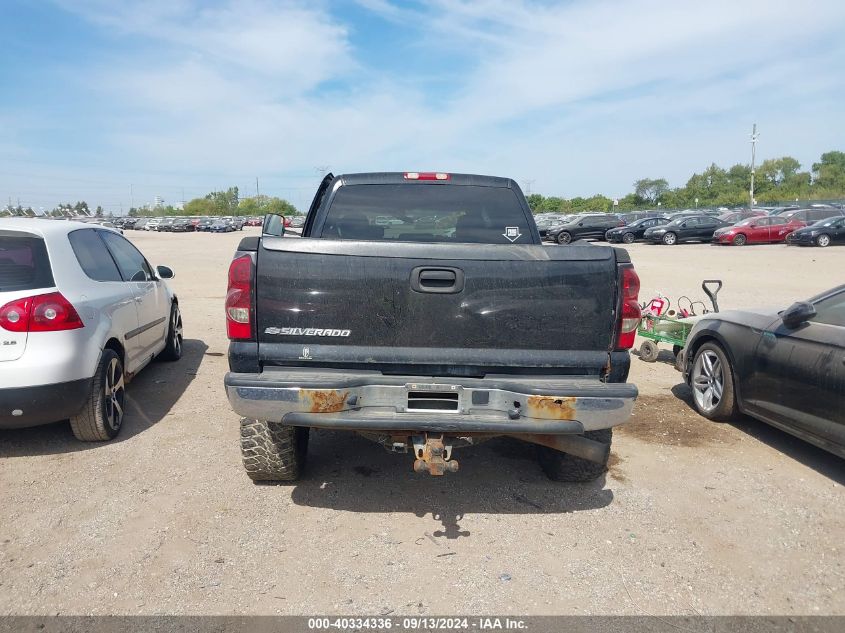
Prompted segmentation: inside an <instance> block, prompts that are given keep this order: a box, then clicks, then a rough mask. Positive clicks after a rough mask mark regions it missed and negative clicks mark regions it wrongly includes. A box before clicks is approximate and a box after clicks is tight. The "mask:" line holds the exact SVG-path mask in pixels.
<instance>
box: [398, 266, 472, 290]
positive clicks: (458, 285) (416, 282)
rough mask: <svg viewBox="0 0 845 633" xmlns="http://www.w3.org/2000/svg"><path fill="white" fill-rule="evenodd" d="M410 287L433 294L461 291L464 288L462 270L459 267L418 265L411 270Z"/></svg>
mask: <svg viewBox="0 0 845 633" xmlns="http://www.w3.org/2000/svg"><path fill="white" fill-rule="evenodd" d="M411 289H412V290H415V291H416V292H430V293H435V294H454V293H456V292H461V291H462V290H463V289H464V271H462V270H461V269H460V268H431V267H429V266H419V267H417V268H414V269H413V270H412V271H411Z"/></svg>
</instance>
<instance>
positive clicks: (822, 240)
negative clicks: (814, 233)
mask: <svg viewBox="0 0 845 633" xmlns="http://www.w3.org/2000/svg"><path fill="white" fill-rule="evenodd" d="M816 245H818V246H821V247H822V248H824V247H825V246H830V235H826V234H824V233H822V234H821V235H819V236H818V237H817V238H816Z"/></svg>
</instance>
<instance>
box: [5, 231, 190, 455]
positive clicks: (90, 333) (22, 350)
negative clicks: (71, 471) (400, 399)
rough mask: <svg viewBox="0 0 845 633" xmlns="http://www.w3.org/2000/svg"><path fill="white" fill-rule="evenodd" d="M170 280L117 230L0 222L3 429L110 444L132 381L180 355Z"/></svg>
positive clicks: (179, 331)
mask: <svg viewBox="0 0 845 633" xmlns="http://www.w3.org/2000/svg"><path fill="white" fill-rule="evenodd" d="M172 277H173V271H172V270H171V269H170V268H167V267H166V266H159V267H158V268H156V269H155V270H153V268H152V267H151V266H150V265H149V263H148V262H147V260H146V259H145V258H144V256H143V255H142V254H141V252H140V251H139V250H138V249H137V248H135V246H133V245H132V243H131V242H129V241H128V240H127V239H126V238H124V237H123V236H122V235H120V234H119V233H118V232H117V231H116V230H114V229H109V228H104V227H101V226H92V225H91V224H84V223H81V222H57V221H50V220H36V219H19V218H12V219H2V220H0V428H20V427H26V426H36V425H39V424H47V423H50V422H55V421H57V420H63V419H67V418H69V419H70V423H71V428H72V429H73V433H74V435H75V436H76V437H77V438H78V439H80V440H85V441H98V440H109V439H111V438H113V437H115V436H116V435H117V433H118V432H119V431H120V427H121V424H122V423H123V416H124V411H125V408H126V406H125V398H126V383H127V382H128V381H129V379H130V378H131V377H132V376H134V375H135V374H137V373H138V372H139V371H140V370H141V369H142V368H143V367H144V366H145V365H146V364H147V363H149V362H150V361H151V360H152V359H153V358H154V357H156V356H158V357H160V358H162V359H164V360H171V361H174V360H178V359H179V358H180V357H181V356H182V317H181V314H180V312H179V304H178V301H177V298H176V295H174V294H173V292H172V291H171V290H170V288H169V287H168V285H167V283H166V282H165V281H164V280H165V279H170V278H172Z"/></svg>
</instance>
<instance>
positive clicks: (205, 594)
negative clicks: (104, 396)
mask: <svg viewBox="0 0 845 633" xmlns="http://www.w3.org/2000/svg"><path fill="white" fill-rule="evenodd" d="M253 231H254V229H253ZM249 232H250V231H249V230H247V231H245V232H244V233H234V234H226V235H209V234H173V235H171V234H149V233H142V232H128V233H127V236H128V237H130V238H131V239H132V240H133V241H134V242H135V243H136V244H137V245H138V246H139V247H140V248H141V249H142V250H143V251H144V252H145V253H146V254H147V256H148V257H149V258H150V259H151V260H152V261H153V262H154V263H156V264H168V265H171V266H172V267H173V268H174V269H175V271H176V275H177V276H176V279H174V280H173V282H172V284H173V287H174V288H175V289H176V291H177V292H178V293H179V297H180V302H181V304H182V310H183V314H184V320H185V335H186V339H187V340H186V341H185V356H184V358H183V359H182V361H180V362H179V363H176V364H167V363H161V364H159V363H155V364H153V365H151V366H150V367H148V368H147V369H145V370H144V371H143V372H142V373H141V374H140V375H139V376H138V378H137V379H136V380H135V381H134V382H133V383H132V384H131V385H130V387H129V390H128V396H129V397H130V398H131V403H130V406H129V413H128V416H127V418H126V421H125V423H124V428H123V431H122V433H121V435H120V437H119V438H118V440H117V441H114V442H111V443H108V444H81V443H78V442H76V441H75V440H74V439H73V437H72V435H71V432H70V429H69V427H68V425H67V424H66V423H58V424H55V425H51V426H47V427H41V428H35V429H26V430H18V431H6V432H0V458H1V459H0V507H1V508H2V511H1V512H0V614H45V615H46V614H55V613H61V614H313V613H345V614H406V613H407V614H441V615H451V614H489V613H497V614H511V613H512V614H632V615H642V614H686V615H695V614H707V615H710V614H739V613H742V614H810V615H816V614H832V613H836V614H845V566H844V565H845V556H844V555H843V548H845V541H843V535H845V512H843V507H845V495H844V494H843V487H842V484H843V481H845V462H843V460H840V459H837V458H835V457H833V456H831V455H829V454H827V453H825V452H823V451H821V450H818V449H815V448H813V447H811V446H808V445H806V444H804V443H802V442H800V441H798V440H796V439H793V438H792V437H791V436H789V435H786V434H784V433H782V432H780V431H777V430H775V429H772V428H770V427H767V426H766V425H763V424H761V423H758V422H755V421H753V420H750V419H744V420H742V421H740V422H737V423H734V424H714V423H710V422H708V421H706V420H704V419H703V418H700V417H699V416H698V415H696V414H695V413H694V411H693V410H692V409H691V408H690V406H689V404H688V390H687V389H686V387H685V386H684V385H683V384H681V380H680V375H679V374H678V373H677V372H675V371H674V369H673V367H672V364H671V352H669V351H668V350H665V351H664V352H663V353H662V354H661V358H660V359H659V360H658V362H656V363H652V364H647V363H644V362H641V361H640V360H639V359H637V358H634V359H633V370H632V380H633V381H634V382H636V383H637V384H638V385H639V386H640V389H641V394H642V395H641V398H640V400H639V402H638V404H637V407H636V414H635V417H634V420H633V421H632V422H631V423H630V424H628V425H626V426H624V427H621V428H620V429H619V430H618V432H617V433H616V435H615V438H614V449H613V456H612V462H611V468H610V472H609V473H608V475H607V477H605V478H603V479H602V480H600V481H597V482H595V483H592V484H589V485H566V484H555V483H551V482H549V481H548V480H547V479H546V478H545V476H544V475H543V474H542V472H541V471H540V469H539V467H538V466H537V465H536V463H535V462H534V461H533V458H532V455H533V453H532V449H531V447H529V446H527V445H522V444H519V443H517V442H515V441H506V440H500V441H491V442H488V443H485V444H482V445H480V446H477V447H475V448H472V449H464V450H463V451H462V453H461V454H460V455H459V459H460V461H461V472H460V473H458V474H456V475H453V476H446V477H443V478H438V479H435V478H431V477H428V476H422V475H415V474H414V473H413V472H412V470H411V459H410V458H409V457H408V456H403V455H390V454H388V453H386V452H385V451H384V450H383V449H382V448H380V447H379V446H377V445H375V444H372V443H370V442H368V441H366V440H364V439H361V438H358V437H356V436H352V435H345V434H340V433H330V432H319V433H316V434H315V435H312V445H311V453H310V463H309V468H308V470H307V473H306V474H305V477H304V478H303V479H302V481H300V482H298V483H296V484H295V485H287V486H285V485H282V486H266V485H265V486H257V485H253V484H252V482H251V481H250V480H249V479H247V477H246V476H245V474H244V472H243V470H242V468H241V464H240V453H239V448H238V418H237V416H235V415H234V414H233V413H232V412H231V411H230V409H229V406H228V403H227V400H226V397H225V394H224V392H223V387H222V382H223V374H224V372H225V371H226V357H225V353H226V338H225V332H224V327H223V316H222V304H223V298H224V294H225V288H226V268H227V266H228V262H229V260H230V258H231V255H232V252H233V251H234V249H235V246H236V244H237V243H238V241H239V240H240V238H241V237H242V236H243V235H245V234H249ZM629 250H630V252H631V255H632V258H633V260H634V263H635V265H636V267H637V270H638V272H639V274H640V277H641V279H642V285H643V291H642V293H641V297H649V296H651V295H652V294H653V293H654V292H656V291H658V290H660V291H663V292H664V293H666V294H667V295H669V296H670V297H677V296H678V295H681V294H687V295H691V296H694V297H693V298H703V294H702V293H701V291H700V289H699V284H700V282H701V279H703V278H707V277H714V278H721V279H722V280H724V282H725V287H724V290H723V291H722V294H721V295H720V302H721V304H722V308H723V309H725V308H749V307H752V306H780V307H785V306H786V305H788V304H789V303H791V302H792V301H794V300H797V299H802V298H806V297H808V296H810V295H812V294H814V293H816V292H819V291H821V290H824V289H826V288H829V287H832V286H834V285H836V284H839V283H842V282H843V273H842V271H843V270H845V249H843V248H835V247H832V248H828V249H798V248H787V247H785V246H758V247H745V248H718V247H711V246H709V245H683V246H676V247H663V246H650V245H634V246H632V247H631V248H630V249H629Z"/></svg>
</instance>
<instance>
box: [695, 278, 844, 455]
mask: <svg viewBox="0 0 845 633" xmlns="http://www.w3.org/2000/svg"><path fill="white" fill-rule="evenodd" d="M843 359H845V285H843V286H839V287H838V288H834V289H833V290H830V291H828V292H825V293H822V294H820V295H817V296H815V297H813V298H812V299H810V300H809V301H800V302H798V303H795V304H793V305H792V306H790V307H789V308H787V309H786V310H784V311H782V312H780V313H770V312H766V311H759V312H757V311H755V312H745V311H743V312H739V311H732V312H719V313H717V314H708V315H706V316H705V317H704V318H702V320H700V321H699V322H698V323H697V324H696V325H695V327H694V328H693V329H692V331H691V332H690V335H689V338H688V339H687V346H686V348H685V349H684V351H683V352H682V356H681V358H680V359H679V365H680V367H681V368H682V370H683V372H684V378H685V379H686V381H687V384H689V385H690V387H692V393H693V403H694V405H695V408H696V409H697V410H698V412H699V413H701V415H703V416H704V417H706V418H709V419H711V420H729V419H731V418H733V417H734V416H735V415H736V414H737V412H741V413H745V414H747V415H750V416H752V417H755V418H757V419H759V420H762V421H763V422H767V423H769V424H771V425H773V426H776V427H778V428H780V429H782V430H784V431H786V432H787V433H792V434H793V435H796V436H798V437H800V438H801V439H803V440H806V441H808V442H811V443H813V444H816V445H817V446H820V447H821V448H823V449H825V450H828V451H830V452H832V453H836V454H837V455H839V456H840V457H845V363H843V362H842V361H843Z"/></svg>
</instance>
